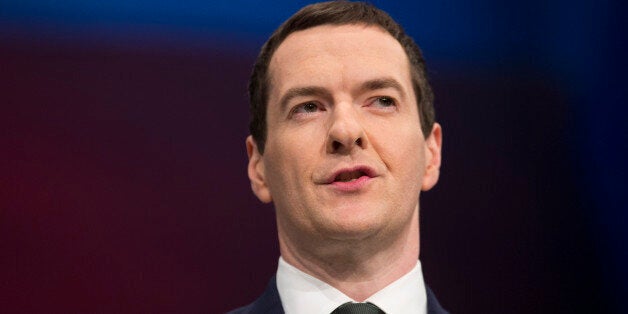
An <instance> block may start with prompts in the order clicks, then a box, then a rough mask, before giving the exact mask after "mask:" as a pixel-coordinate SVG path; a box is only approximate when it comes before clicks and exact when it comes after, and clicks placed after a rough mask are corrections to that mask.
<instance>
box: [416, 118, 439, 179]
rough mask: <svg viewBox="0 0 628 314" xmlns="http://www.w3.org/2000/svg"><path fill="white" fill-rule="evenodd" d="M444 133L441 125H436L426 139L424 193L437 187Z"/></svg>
mask: <svg viewBox="0 0 628 314" xmlns="http://www.w3.org/2000/svg"><path fill="white" fill-rule="evenodd" d="M442 141H443V133H442V129H441V126H440V124H438V123H434V127H432V132H431V133H430V135H429V136H428V137H427V138H426V139H425V146H426V150H425V173H424V174H423V182H422V185H421V190H422V191H427V190H429V189H431V188H432V187H434V185H436V182H438V177H439V175H440V161H441V147H442Z"/></svg>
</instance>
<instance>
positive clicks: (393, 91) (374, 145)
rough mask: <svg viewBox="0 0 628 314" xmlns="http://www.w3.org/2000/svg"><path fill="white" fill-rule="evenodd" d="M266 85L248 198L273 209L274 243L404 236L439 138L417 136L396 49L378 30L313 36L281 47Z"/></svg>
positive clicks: (326, 30)
mask: <svg viewBox="0 0 628 314" xmlns="http://www.w3.org/2000/svg"><path fill="white" fill-rule="evenodd" d="M269 77H270V85H271V86H270V89H269V99H268V108H267V124H268V128H267V130H268V132H267V141H266V146H265V151H264V154H263V155H261V154H259V152H258V150H257V147H256V146H255V142H254V141H253V140H252V138H251V137H249V138H248V139H247V149H248V152H249V158H250V161H249V177H250V178H251V184H252V188H253V191H254V192H255V194H256V195H257V196H258V197H259V198H260V200H262V201H263V202H270V201H273V202H274V204H275V208H276V213H277V222H278V228H279V233H280V238H281V237H282V236H283V234H285V235H286V236H287V237H290V238H291V239H321V238H331V239H339V240H341V239H362V238H364V237H368V236H371V235H374V234H377V233H380V232H388V233H391V232H395V230H402V229H403V228H405V227H407V226H409V224H410V223H411V221H412V217H413V214H415V211H417V210H418V198H419V192H420V191H421V190H428V189H430V188H431V187H432V186H433V185H434V184H436V181H437V180H438V168H439V166H440V141H441V139H440V138H441V135H440V126H439V125H438V124H436V125H435V127H434V129H433V131H432V134H431V135H430V136H429V137H428V138H427V139H425V138H424V136H423V134H422V132H421V125H420V122H419V114H418V109H417V103H416V97H415V94H414V90H413V88H412V82H411V76H410V66H409V61H408V59H407V57H406V54H405V52H404V50H403V48H402V47H401V45H400V44H399V43H398V42H397V41H396V40H395V39H394V38H393V37H392V36H390V35H389V34H388V33H386V32H385V31H383V30H381V29H380V28H377V27H372V26H363V25H343V26H332V25H323V26H318V27H314V28H310V29H307V30H303V31H298V32H295V33H292V34H291V35H289V36H288V37H287V38H286V39H285V41H284V42H283V43H282V44H281V45H280V46H279V48H278V49H277V51H276V52H275V54H274V56H273V58H272V60H271V63H270V67H269ZM415 217H416V216H415ZM297 241H298V240H297Z"/></svg>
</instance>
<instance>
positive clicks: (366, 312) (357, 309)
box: [331, 302, 386, 314]
mask: <svg viewBox="0 0 628 314" xmlns="http://www.w3.org/2000/svg"><path fill="white" fill-rule="evenodd" d="M331 314H386V313H385V312H384V311H382V309H380V308H378V307H377V306H376V305H375V304H373V303H369V302H366V303H354V302H347V303H345V304H343V305H341V306H339V307H337V308H336V309H335V310H334V311H333V312H331Z"/></svg>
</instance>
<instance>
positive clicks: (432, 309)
mask: <svg viewBox="0 0 628 314" xmlns="http://www.w3.org/2000/svg"><path fill="white" fill-rule="evenodd" d="M425 292H426V294H427V313H428V314H448V313H449V312H447V311H446V310H445V309H443V307H442V306H441V305H440V303H438V299H436V296H435V295H434V292H432V289H430V287H428V286H425Z"/></svg>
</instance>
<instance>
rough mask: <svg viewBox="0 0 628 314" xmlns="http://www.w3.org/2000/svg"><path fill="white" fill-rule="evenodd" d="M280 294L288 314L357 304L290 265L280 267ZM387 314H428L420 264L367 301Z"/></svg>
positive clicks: (319, 313) (319, 312)
mask: <svg viewBox="0 0 628 314" xmlns="http://www.w3.org/2000/svg"><path fill="white" fill-rule="evenodd" d="M277 290H278V291H279V297H280V298H281V304H282V305H283V309H284V311H285V312H286V314H328V313H331V312H332V311H333V310H335V309H336V308H337V307H338V306H340V305H341V304H343V303H346V302H356V301H355V300H352V299H351V298H350V297H348V296H346V295H345V294H344V293H342V292H340V291H339V290H338V289H336V288H334V287H332V286H330V285H329V284H327V283H325V282H323V281H321V280H319V279H316V278H314V277H312V276H310V275H308V274H306V273H304V272H302V271H300V270H298V269H297V268H296V267H294V266H292V265H290V264H288V263H287V262H286V261H285V260H284V259H283V258H282V257H280V258H279V266H278V267H277ZM364 302H371V303H373V304H375V305H377V306H378V307H379V308H380V309H382V310H383V311H384V312H386V314H416V313H420V314H425V313H426V312H427V296H426V294H425V284H424V282H423V273H422V271H421V262H420V261H418V260H417V263H416V266H415V267H414V268H413V269H412V270H411V271H410V272H408V273H407V274H405V275H403V276H402V277H401V278H399V279H397V280H396V281H394V282H392V283H391V284H389V285H388V286H386V287H385V288H383V289H382V290H380V291H378V292H376V293H375V294H373V295H372V296H370V297H368V298H367V299H366V300H365V301H364Z"/></svg>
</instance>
